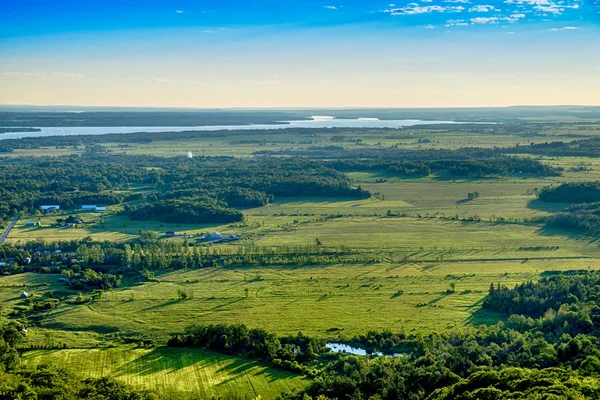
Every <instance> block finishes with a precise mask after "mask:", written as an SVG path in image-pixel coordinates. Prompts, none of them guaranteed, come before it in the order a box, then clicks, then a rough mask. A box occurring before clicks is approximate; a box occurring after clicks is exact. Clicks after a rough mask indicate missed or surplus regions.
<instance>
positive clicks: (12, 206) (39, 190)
mask: <svg viewBox="0 0 600 400" xmlns="http://www.w3.org/2000/svg"><path fill="white" fill-rule="evenodd" d="M131 185H141V186H146V187H150V188H151V189H152V191H151V192H150V193H148V192H146V193H143V194H142V193H133V192H131V191H129V188H130V187H131ZM127 193H129V194H127ZM369 195H370V193H369V192H368V191H366V190H363V189H361V188H354V187H352V184H351V181H350V180H349V179H348V178H347V177H345V176H344V175H343V174H341V173H340V172H337V171H335V170H333V169H332V168H330V167H328V166H326V165H325V164H323V163H321V162H317V161H311V160H305V159H299V158H293V159H289V158H288V159H281V158H259V159H234V158H230V157H208V158H204V157H198V158H194V159H188V158H184V157H179V158H161V157H151V156H108V155H104V154H87V155H85V156H83V157H79V156H70V157H56V158H47V157H40V158H32V159H29V158H28V159H25V158H23V159H3V160H1V161H0V198H2V199H3V201H2V202H1V203H0V220H1V219H5V220H6V219H9V218H10V217H11V216H12V215H13V214H14V213H17V212H25V211H31V210H34V209H37V208H38V207H39V206H40V205H42V204H57V205H60V206H61V208H63V209H68V208H72V207H78V206H81V205H83V204H97V205H110V204H117V203H120V202H123V201H131V200H144V199H145V200H147V201H148V202H154V201H159V200H161V202H158V203H157V204H156V208H157V210H153V209H152V205H150V206H149V208H147V209H145V210H144V211H139V212H138V213H137V214H132V215H133V216H134V218H138V219H139V218H141V217H142V216H143V215H145V216H152V217H154V216H155V215H156V214H157V213H158V212H162V211H164V210H165V208H170V209H171V211H172V212H169V215H171V216H173V218H174V219H177V220H179V219H180V216H181V213H185V212H188V211H190V210H191V211H192V212H194V215H195V216H196V218H195V220H197V221H198V222H214V221H215V219H214V214H216V215H221V214H222V215H224V217H223V218H222V219H220V220H219V221H222V222H229V221H235V220H238V219H237V218H239V216H238V214H237V212H233V211H232V210H231V209H230V208H231V207H248V206H260V205H264V204H267V203H268V202H269V201H271V200H272V199H273V198H274V196H282V197H285V196H338V197H355V198H365V197H369ZM204 197H206V198H209V199H210V200H206V199H205V200H203V201H202V202H200V200H198V199H195V198H204ZM179 198H194V200H191V199H187V200H185V201H182V202H181V203H177V202H172V201H171V200H178V199H179ZM221 202H223V203H224V205H221ZM195 203H198V204H195ZM143 208H145V207H143ZM215 209H216V212H213V211H215ZM201 215H204V216H206V218H207V219H206V220H202V217H201ZM211 215H213V216H212V217H211ZM163 220H166V219H163ZM169 222H171V219H169ZM173 222H175V221H173Z"/></svg>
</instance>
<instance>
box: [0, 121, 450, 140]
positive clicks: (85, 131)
mask: <svg viewBox="0 0 600 400" xmlns="http://www.w3.org/2000/svg"><path fill="white" fill-rule="evenodd" d="M455 123H457V122H454V121H422V120H418V119H402V120H379V119H377V118H358V119H337V118H334V117H328V116H314V117H312V119H309V120H303V121H282V122H281V123H280V124H262V125H215V126H114V127H95V126H94V127H91V126H86V127H40V128H39V129H41V132H9V133H3V134H0V140H2V139H21V138H26V137H42V136H71V135H102V134H105V133H133V132H183V131H226V130H229V131H232V130H257V129H286V128H393V129H399V128H404V127H407V126H414V125H429V124H455ZM28 128H36V127H28Z"/></svg>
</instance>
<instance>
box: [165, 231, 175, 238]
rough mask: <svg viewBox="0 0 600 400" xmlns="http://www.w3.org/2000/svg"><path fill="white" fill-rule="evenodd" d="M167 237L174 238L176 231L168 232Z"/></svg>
mask: <svg viewBox="0 0 600 400" xmlns="http://www.w3.org/2000/svg"><path fill="white" fill-rule="evenodd" d="M165 236H166V237H173V236H175V232H174V231H167V233H165Z"/></svg>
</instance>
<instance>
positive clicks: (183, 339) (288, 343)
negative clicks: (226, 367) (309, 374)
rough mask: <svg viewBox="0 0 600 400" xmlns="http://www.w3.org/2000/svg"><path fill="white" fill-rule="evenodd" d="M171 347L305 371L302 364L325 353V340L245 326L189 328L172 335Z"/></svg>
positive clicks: (221, 325)
mask: <svg viewBox="0 0 600 400" xmlns="http://www.w3.org/2000/svg"><path fill="white" fill-rule="evenodd" d="M168 345H169V346H172V347H201V348H206V349H211V350H215V351H218V352H221V353H224V354H228V355H242V356H245V357H249V358H258V359H261V360H263V361H267V362H269V363H271V365H272V366H273V367H276V368H284V369H289V370H291V371H294V372H305V368H303V367H302V364H305V363H308V362H310V361H313V360H315V359H316V358H317V357H318V356H319V354H321V353H323V352H327V348H326V346H325V341H324V340H320V339H315V338H311V337H308V336H304V335H303V334H302V332H299V333H298V335H296V336H286V337H281V338H278V337H277V336H275V335H274V334H272V333H269V332H267V331H265V330H263V329H251V328H248V327H247V326H246V325H243V324H237V325H225V324H216V325H191V326H188V327H186V328H185V330H184V331H183V332H181V333H174V334H172V335H171V338H170V339H169V342H168Z"/></svg>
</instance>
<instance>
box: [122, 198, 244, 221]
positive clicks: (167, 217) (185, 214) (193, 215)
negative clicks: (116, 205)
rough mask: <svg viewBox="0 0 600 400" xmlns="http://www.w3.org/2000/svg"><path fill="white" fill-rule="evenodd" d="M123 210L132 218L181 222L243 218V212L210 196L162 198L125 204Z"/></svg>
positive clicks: (237, 219)
mask: <svg viewBox="0 0 600 400" xmlns="http://www.w3.org/2000/svg"><path fill="white" fill-rule="evenodd" d="M124 212H125V214H126V215H127V216H129V218H130V219H132V220H156V221H163V222H171V223H183V224H185V223H194V224H202V223H225V222H239V221H241V220H243V219H244V214H242V213H241V212H239V211H237V210H235V209H232V208H228V207H227V204H226V203H225V202H222V201H218V200H215V199H210V198H201V199H195V198H190V197H184V198H180V199H176V200H162V201H157V202H154V203H151V204H144V205H141V206H126V207H125V210H124Z"/></svg>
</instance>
